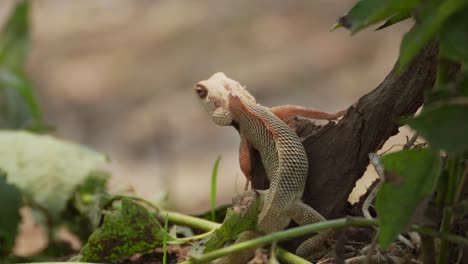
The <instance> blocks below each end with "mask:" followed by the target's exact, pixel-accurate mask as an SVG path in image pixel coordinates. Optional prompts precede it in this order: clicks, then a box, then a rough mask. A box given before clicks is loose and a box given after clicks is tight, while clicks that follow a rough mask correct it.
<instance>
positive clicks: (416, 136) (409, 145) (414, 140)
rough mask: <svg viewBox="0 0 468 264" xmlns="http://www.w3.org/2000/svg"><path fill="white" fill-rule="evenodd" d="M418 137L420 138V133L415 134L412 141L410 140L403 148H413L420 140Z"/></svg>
mask: <svg viewBox="0 0 468 264" xmlns="http://www.w3.org/2000/svg"><path fill="white" fill-rule="evenodd" d="M418 137H419V133H418V132H416V133H414V134H413V136H412V137H411V139H410V140H408V141H407V142H406V144H405V145H404V146H403V149H409V148H411V147H413V145H414V143H416V140H417V139H418Z"/></svg>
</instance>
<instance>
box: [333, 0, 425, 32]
mask: <svg viewBox="0 0 468 264" xmlns="http://www.w3.org/2000/svg"><path fill="white" fill-rule="evenodd" d="M419 2H420V0H360V1H357V3H356V4H355V5H354V6H353V7H352V8H351V10H349V11H348V12H347V13H346V15H344V16H343V17H341V18H340V19H339V21H338V23H339V24H340V25H341V26H343V27H345V28H347V29H349V30H350V31H351V32H352V33H356V32H358V31H360V30H362V29H364V28H366V27H368V26H369V25H372V24H375V23H377V22H380V21H383V20H385V19H389V18H391V17H394V18H393V19H395V16H398V14H402V13H408V12H409V11H410V10H411V9H412V8H414V7H415V6H416V5H417V4H418V3H419ZM400 21H401V20H400Z"/></svg>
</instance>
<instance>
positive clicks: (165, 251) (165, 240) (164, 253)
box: [163, 215, 169, 264]
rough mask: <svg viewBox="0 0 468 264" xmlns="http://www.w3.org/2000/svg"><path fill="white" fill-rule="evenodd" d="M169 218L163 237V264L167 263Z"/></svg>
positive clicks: (165, 223) (166, 221) (165, 222)
mask: <svg viewBox="0 0 468 264" xmlns="http://www.w3.org/2000/svg"><path fill="white" fill-rule="evenodd" d="M168 219H169V217H167V215H166V220H165V221H164V236H163V264H166V262H167V232H168V229H167V226H168V222H169V220H168Z"/></svg>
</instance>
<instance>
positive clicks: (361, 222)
mask: <svg viewBox="0 0 468 264" xmlns="http://www.w3.org/2000/svg"><path fill="white" fill-rule="evenodd" d="M377 224H378V221H377V220H374V219H365V218H354V217H351V218H341V219H335V220H329V221H324V222H319V223H315V224H310V225H304V226H299V227H295V228H291V229H287V230H283V231H279V232H275V233H271V234H268V235H265V236H262V237H259V238H255V239H252V240H249V241H245V242H242V243H237V244H233V245H231V246H227V247H225V248H221V249H218V250H215V251H211V252H209V253H207V254H205V255H202V256H199V257H197V258H193V259H190V260H188V261H184V262H181V263H183V264H189V263H205V262H209V261H212V260H215V259H217V258H220V257H223V256H226V255H229V254H232V253H235V252H239V251H242V250H245V249H248V248H253V247H260V246H262V245H265V244H268V243H272V242H274V241H280V240H284V239H290V238H295V237H299V236H303V235H306V234H310V233H314V232H318V231H322V230H325V229H331V228H340V227H345V226H349V225H357V226H371V225H377Z"/></svg>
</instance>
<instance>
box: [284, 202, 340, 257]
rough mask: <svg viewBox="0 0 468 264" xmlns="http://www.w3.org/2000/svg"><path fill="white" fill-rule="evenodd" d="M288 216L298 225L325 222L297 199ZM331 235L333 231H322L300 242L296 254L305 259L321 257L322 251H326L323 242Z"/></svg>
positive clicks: (318, 214) (317, 213) (319, 215)
mask: <svg viewBox="0 0 468 264" xmlns="http://www.w3.org/2000/svg"><path fill="white" fill-rule="evenodd" d="M289 215H290V216H291V218H292V220H294V222H296V223H297V224H298V225H307V224H312V223H316V222H320V221H325V218H324V217H323V216H322V215H321V214H320V213H319V212H317V211H315V210H314V209H313V208H312V207H310V206H309V205H307V204H305V203H304V202H302V200H300V199H297V200H296V201H295V202H294V203H293V204H292V205H291V208H290V210H289ZM332 235H333V231H332V230H330V231H328V230H327V231H323V232H320V233H318V234H317V235H315V236H313V237H311V238H309V239H307V240H306V241H304V242H302V244H300V245H299V247H298V248H297V249H296V254H297V255H299V256H302V257H305V258H307V259H313V258H316V257H319V256H320V255H323V253H324V252H323V251H324V250H325V249H326V248H325V245H324V242H325V241H326V240H327V238H329V237H330V236H332Z"/></svg>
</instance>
